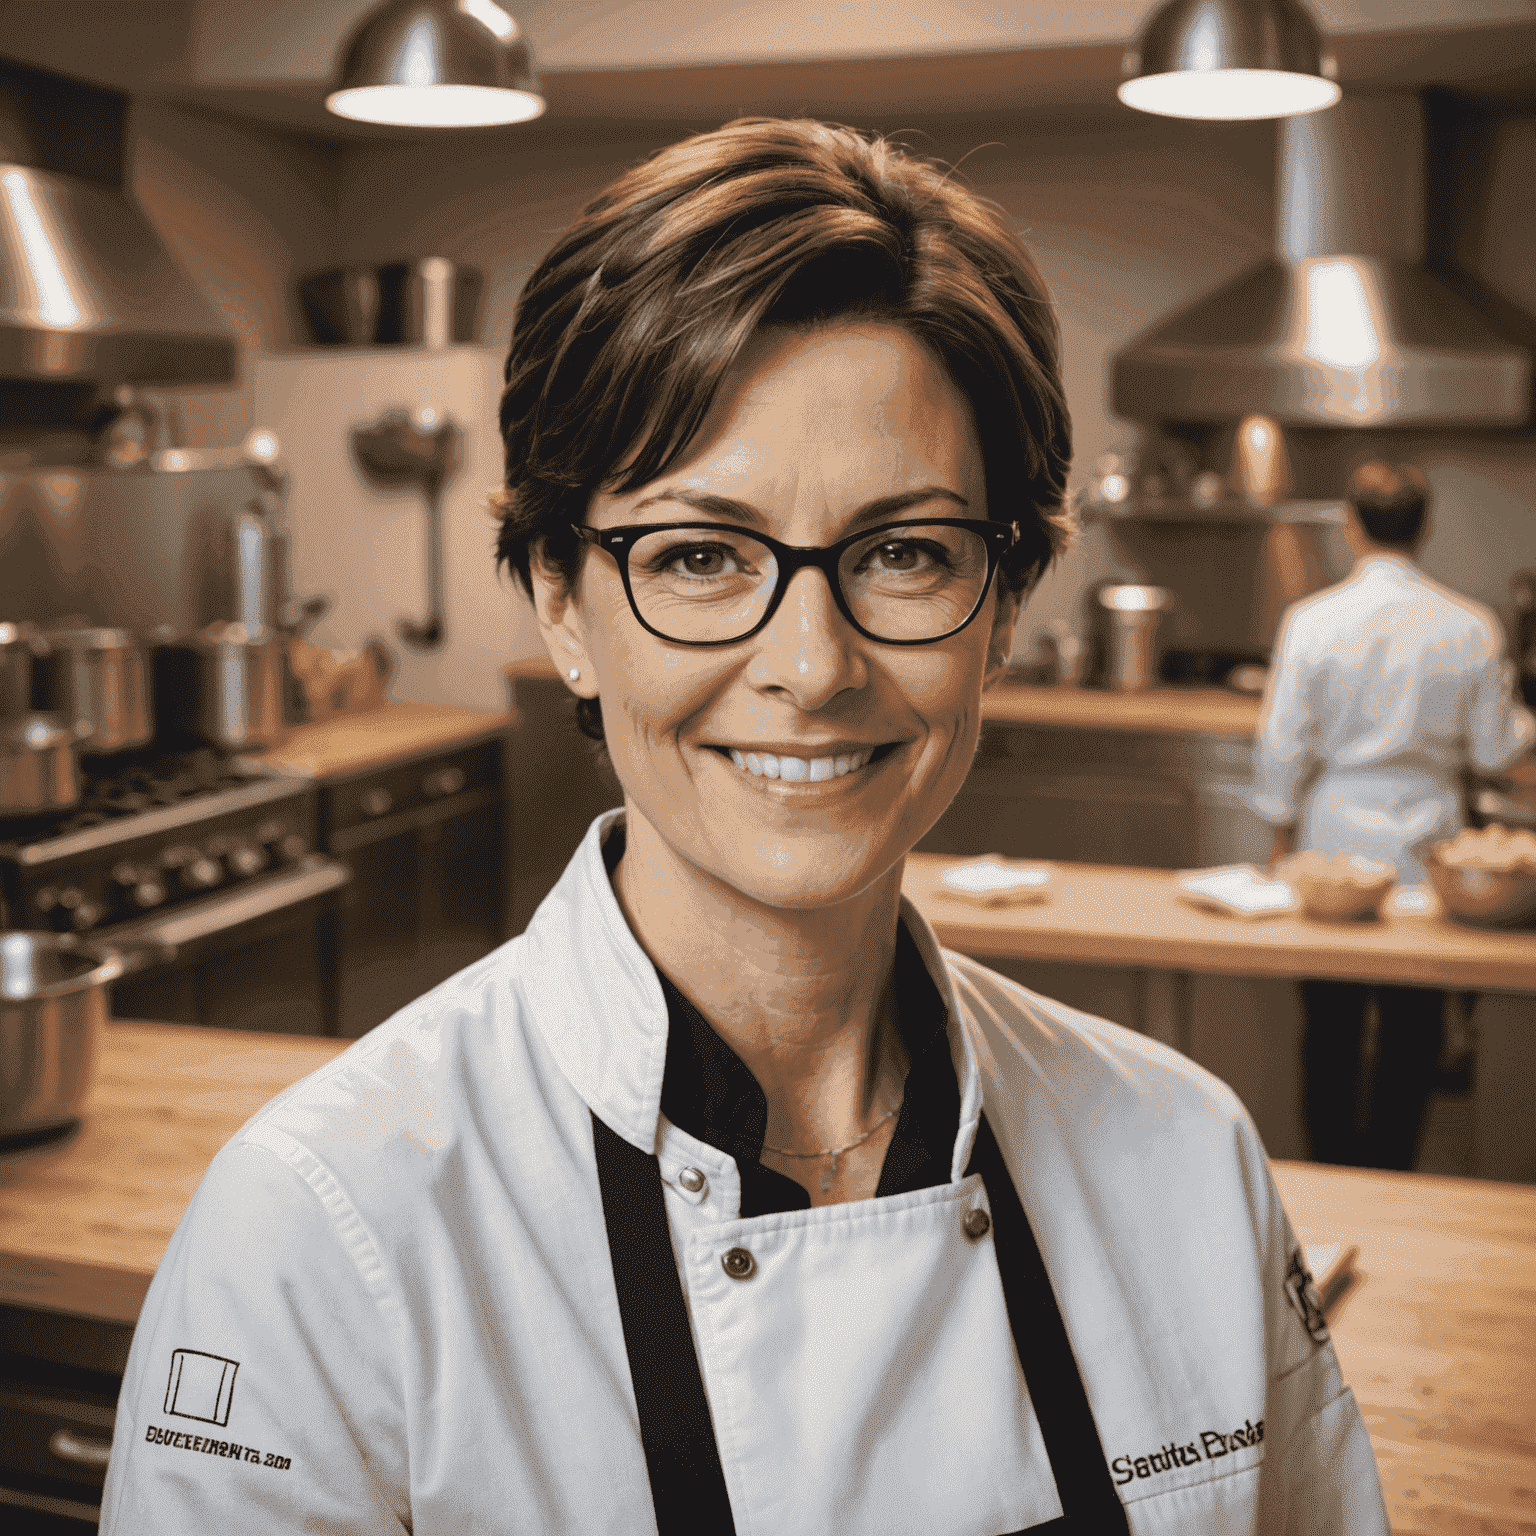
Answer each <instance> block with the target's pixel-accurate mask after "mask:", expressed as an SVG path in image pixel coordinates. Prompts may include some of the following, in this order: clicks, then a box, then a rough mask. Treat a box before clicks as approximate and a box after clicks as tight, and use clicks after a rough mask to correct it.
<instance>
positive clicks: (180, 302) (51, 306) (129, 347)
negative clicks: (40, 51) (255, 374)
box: [0, 60, 235, 396]
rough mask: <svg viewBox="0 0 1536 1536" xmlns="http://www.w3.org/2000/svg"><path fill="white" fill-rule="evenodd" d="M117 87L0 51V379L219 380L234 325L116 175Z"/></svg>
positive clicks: (120, 169) (76, 382)
mask: <svg viewBox="0 0 1536 1536" xmlns="http://www.w3.org/2000/svg"><path fill="white" fill-rule="evenodd" d="M127 105H128V102H127V98H126V97H125V96H123V95H122V94H121V93H119V92H117V91H108V90H103V89H100V88H98V87H95V86H90V85H85V84H82V83H81V82H79V81H75V80H68V79H65V78H64V77H63V76H60V75H53V74H48V73H46V72H44V71H42V70H36V69H31V68H29V67H27V66H24V65H20V64H16V63H13V62H12V61H10V60H0V383H3V384H5V385H8V386H10V387H9V389H7V390H6V391H5V393H6V394H7V395H9V396H14V395H15V393H16V386H18V385H21V384H27V385H37V384H48V385H51V386H53V387H55V388H58V387H63V386H81V385H96V386H106V387H111V386H113V385H117V384H123V383H131V384H225V383H228V382H229V381H230V380H232V379H233V378H234V376H235V339H234V337H233V336H232V335H231V333H230V331H229V328H228V326H227V325H226V324H225V323H224V319H223V317H222V316H221V315H220V314H219V312H218V310H217V309H215V308H214V306H213V304H212V303H211V302H210V301H209V300H208V299H207V298H205V297H204V296H203V295H202V294H201V293H199V292H198V290H197V288H196V287H195V286H194V284H193V282H192V280H191V278H189V277H188V276H187V274H186V273H185V272H184V271H182V269H181V267H180V266H178V265H177V263H176V261H175V259H174V258H173V257H172V256H171V254H170V252H169V251H168V250H166V248H165V246H164V244H163V243H162V241H161V239H160V236H159V235H158V234H157V233H156V231H155V228H154V226H153V225H152V224H151V223H150V221H149V219H148V217H147V216H146V215H145V213H144V211H143V209H141V208H140V207H139V205H138V204H137V203H136V202H135V201H134V199H133V197H132V195H131V194H130V193H129V192H128V190H127V189H126V182H125V164H124V128H125V120H126V114H127Z"/></svg>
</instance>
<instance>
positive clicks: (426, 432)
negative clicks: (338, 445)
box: [351, 405, 463, 651]
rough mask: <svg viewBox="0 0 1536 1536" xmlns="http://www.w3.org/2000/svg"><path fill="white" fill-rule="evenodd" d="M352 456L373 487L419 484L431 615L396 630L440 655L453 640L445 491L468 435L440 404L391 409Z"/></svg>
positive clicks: (356, 431)
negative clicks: (448, 597)
mask: <svg viewBox="0 0 1536 1536" xmlns="http://www.w3.org/2000/svg"><path fill="white" fill-rule="evenodd" d="M351 442H352V453H353V457H354V458H356V460H357V463H358V467H359V468H360V469H361V470H362V471H363V474H364V475H365V476H366V477H367V478H368V480H369V482H370V483H371V484H373V485H376V486H379V487H381V488H382V489H386V490H399V489H404V488H406V487H409V486H415V487H416V488H417V489H418V490H419V491H420V492H421V497H422V502H423V504H424V506H425V509H426V525H427V616H426V618H425V619H424V620H422V621H421V622H420V623H417V622H416V621H415V620H414V619H399V620H397V621H396V623H395V630H396V632H397V633H398V634H399V636H400V638H401V639H402V640H404V641H405V643H406V644H407V645H409V646H410V647H412V649H414V650H418V651H435V650H437V649H438V647H439V646H441V645H442V644H443V642H444V640H446V639H447V615H446V612H445V607H444V604H445V597H444V590H443V487H444V486H445V485H447V483H448V481H449V480H451V479H452V478H453V476H454V474H455V473H456V472H457V470H458V468H459V462H460V457H461V453H460V450H461V448H462V445H463V433H462V432H461V431H460V430H459V427H458V424H457V423H456V422H455V421H454V420H453V418H452V417H450V416H449V415H448V414H447V412H445V411H440V410H438V409H437V408H436V407H434V406H430V405H428V406H421V407H418V408H417V409H416V410H414V411H404V410H393V411H386V412H385V413H384V414H383V415H382V416H380V417H379V419H378V420H377V421H375V422H373V423H372V424H371V425H365V426H358V427H354V428H353V429H352V433H351Z"/></svg>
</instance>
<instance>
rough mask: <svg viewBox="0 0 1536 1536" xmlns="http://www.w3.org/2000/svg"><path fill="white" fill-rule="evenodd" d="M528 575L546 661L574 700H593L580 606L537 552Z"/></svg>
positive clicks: (593, 677) (592, 675)
mask: <svg viewBox="0 0 1536 1536" xmlns="http://www.w3.org/2000/svg"><path fill="white" fill-rule="evenodd" d="M528 576H529V579H530V580H531V581H532V582H533V611H534V613H535V614H537V615H538V620H539V631H540V633H541V634H542V635H543V636H544V645H545V648H546V649H547V650H548V652H549V659H550V660H551V661H552V662H554V664H555V668H556V670H557V671H558V672H559V673H560V676H561V679H562V680H563V681H564V683H565V686H566V687H567V688H569V689H570V690H571V692H572V693H574V694H575V695H576V696H577V697H578V698H582V699H595V698H596V697H597V676H596V673H595V672H594V671H593V669H592V663H591V661H590V660H589V658H588V656H587V646H586V637H585V634H584V632H583V626H582V622H581V605H580V603H579V602H578V601H577V599H576V595H575V593H574V592H573V591H572V590H571V588H570V587H569V586H567V584H566V581H565V576H564V573H563V572H561V571H560V570H558V569H557V568H555V567H552V566H549V565H546V564H545V563H544V561H543V560H542V559H540V557H539V553H538V551H537V550H534V551H532V552H531V558H530V559H529V561H528Z"/></svg>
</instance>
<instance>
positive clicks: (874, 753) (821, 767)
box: [713, 742, 897, 784]
mask: <svg viewBox="0 0 1536 1536" xmlns="http://www.w3.org/2000/svg"><path fill="white" fill-rule="evenodd" d="M896 746H897V743H895V742H888V743H887V744H886V745H885V746H881V747H863V748H861V749H860V750H859V751H857V752H839V753H838V754H836V756H829V757H791V756H790V755H789V754H788V753H784V752H777V753H775V752H738V751H737V750H736V749H735V748H734V747H715V748H713V750H714V751H716V752H718V753H719V754H720V755H721V756H722V757H728V758H730V760H731V761H732V762H733V763H735V765H736V766H737V767H738V768H740V769H741V770H742V771H743V772H744V773H746V774H749V775H750V776H751V777H753V778H755V779H778V780H779V781H780V782H782V783H785V784H819V783H824V782H825V781H826V780H828V779H844V778H847V777H848V775H849V774H850V773H857V772H858V771H859V769H860V768H863V767H865V766H866V765H867V764H869V763H871V762H878V761H879V760H880V759H881V758H882V757H885V756H886V755H887V754H888V753H890V752H893V751H894V750H895V749H896Z"/></svg>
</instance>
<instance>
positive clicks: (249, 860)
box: [224, 843, 267, 880]
mask: <svg viewBox="0 0 1536 1536" xmlns="http://www.w3.org/2000/svg"><path fill="white" fill-rule="evenodd" d="M224 867H225V868H226V869H228V871H229V872H230V874H231V875H233V876H234V878H235V879H236V880H247V879H249V878H250V877H251V876H252V875H259V874H260V873H261V872H262V870H264V869H265V868H266V867H267V856H266V854H265V853H264V852H263V851H262V850H261V849H260V848H258V847H257V846H256V844H255V843H236V844H235V845H234V846H233V847H232V848H230V849H228V850H227V851H226V852H225V854H224Z"/></svg>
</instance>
